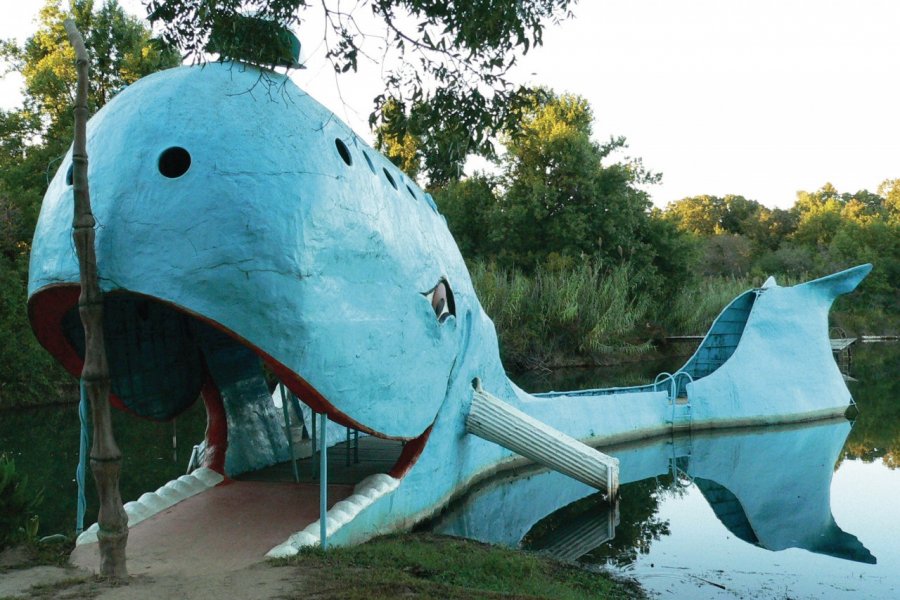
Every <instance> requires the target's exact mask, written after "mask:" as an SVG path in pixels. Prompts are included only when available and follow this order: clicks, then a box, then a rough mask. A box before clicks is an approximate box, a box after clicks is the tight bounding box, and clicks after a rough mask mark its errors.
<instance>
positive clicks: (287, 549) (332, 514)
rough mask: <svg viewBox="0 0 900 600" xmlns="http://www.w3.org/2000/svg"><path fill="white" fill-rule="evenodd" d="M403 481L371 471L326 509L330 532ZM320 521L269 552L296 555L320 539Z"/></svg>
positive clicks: (327, 530) (280, 554) (327, 528)
mask: <svg viewBox="0 0 900 600" xmlns="http://www.w3.org/2000/svg"><path fill="white" fill-rule="evenodd" d="M399 485H400V480H399V479H397V478H396V477H391V476H390V475H388V474H386V473H377V474H375V475H370V476H368V477H366V478H365V479H363V480H362V481H360V482H359V483H358V484H356V487H355V488H353V493H352V494H351V495H350V496H349V497H347V498H344V499H343V500H341V501H340V502H336V503H335V504H334V506H332V507H331V509H330V510H329V511H328V512H327V513H325V529H326V535H327V536H328V537H331V536H332V535H334V534H335V533H337V532H338V531H339V530H340V529H341V527H343V526H344V525H346V524H347V523H349V522H350V521H352V520H353V519H355V518H356V516H357V515H359V514H360V513H361V512H362V511H364V510H365V509H367V508H368V507H370V506H372V505H373V504H374V503H375V502H376V501H377V500H379V499H380V498H382V497H384V496H386V495H388V494H390V493H391V492H393V491H394V490H396V489H397V486H399ZM320 526H321V523H320V521H316V522H314V523H310V524H309V525H307V526H306V527H305V528H304V529H303V530H302V531H298V532H297V533H295V534H293V535H291V536H290V537H289V538H288V539H287V540H285V541H284V542H282V543H281V544H278V545H277V546H275V547H274V548H272V549H271V550H269V551H268V552H267V553H266V557H267V558H285V557H288V556H294V555H295V554H297V552H299V551H300V548H303V547H306V546H316V545H318V544H319V543H320V539H319V532H320Z"/></svg>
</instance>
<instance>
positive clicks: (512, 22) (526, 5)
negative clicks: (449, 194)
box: [144, 0, 574, 184]
mask: <svg viewBox="0 0 900 600" xmlns="http://www.w3.org/2000/svg"><path fill="white" fill-rule="evenodd" d="M144 4H145V5H146V7H147V9H148V11H149V18H150V20H151V22H153V23H154V24H155V25H158V26H159V27H161V28H162V32H163V37H164V39H166V40H167V41H168V42H170V43H172V44H174V45H176V46H178V47H179V48H181V49H182V50H183V51H184V52H185V54H186V55H188V56H190V57H193V58H194V60H198V61H200V60H203V59H205V56H206V53H207V52H209V51H211V50H215V49H216V48H214V47H211V46H210V39H211V37H213V36H214V35H215V34H216V32H232V33H233V32H236V31H237V27H238V25H239V24H240V23H241V21H242V19H244V18H245V15H251V14H252V15H254V16H255V18H257V19H259V20H261V21H269V22H272V23H275V24H277V25H279V26H282V27H291V26H293V25H297V24H298V23H300V22H302V21H303V20H305V19H309V18H312V17H314V16H316V15H315V12H314V11H316V12H318V16H320V17H321V18H323V19H324V22H325V24H326V26H325V33H324V42H325V45H326V48H327V51H326V55H327V58H328V59H329V60H330V61H331V62H332V65H333V67H334V70H335V71H336V72H338V73H346V72H348V71H357V70H358V69H360V67H361V66H362V67H365V66H370V65H371V66H376V65H377V66H379V68H380V69H381V71H382V72H383V74H384V82H385V92H384V93H383V94H380V95H378V96H377V97H376V98H375V99H374V108H373V111H372V113H371V115H370V124H371V125H375V124H376V123H381V124H382V125H384V126H387V127H389V128H390V131H391V132H390V134H388V135H387V137H388V138H390V140H388V141H387V142H386V143H387V144H388V146H389V150H388V151H389V152H390V148H394V147H395V146H394V143H395V141H398V140H399V141H400V143H401V146H404V145H405V144H406V138H407V136H410V137H412V138H416V137H421V136H423V135H428V136H434V137H433V139H430V140H425V141H426V142H430V143H426V146H427V147H429V148H434V150H433V151H432V152H431V153H429V155H428V156H426V157H425V158H424V168H425V170H426V171H427V172H428V173H429V176H430V177H431V180H432V182H434V183H438V184H443V183H446V182H447V181H449V179H450V177H449V175H448V174H447V173H448V171H449V172H450V173H452V172H453V166H454V165H458V164H461V162H462V161H464V160H465V157H466V156H468V155H469V154H471V153H482V154H489V153H490V152H491V150H492V147H491V144H490V140H491V137H492V135H494V134H495V133H496V131H498V130H499V129H500V128H502V127H503V126H505V125H506V124H507V123H508V121H509V119H510V116H511V114H512V112H513V106H514V104H515V98H516V97H517V94H518V92H519V89H518V88H517V86H515V85H513V84H512V83H511V82H510V81H509V79H508V76H507V75H508V73H509V70H510V68H511V67H512V66H513V65H514V64H515V63H516V60H517V57H518V56H520V55H522V54H525V53H527V52H528V51H529V50H531V49H532V48H534V47H536V46H539V45H541V43H542V41H543V33H544V28H545V27H546V26H547V25H548V24H550V23H555V22H558V21H559V20H561V19H564V18H567V17H568V16H569V15H570V6H571V5H572V4H574V0H492V1H490V2H488V1H484V0H479V1H465V2H463V1H449V2H448V1H445V0H361V1H360V2H357V3H355V4H353V5H351V7H350V8H347V6H346V5H345V4H341V3H340V1H339V0H323V1H322V2H310V1H309V0H144ZM366 13H369V14H368V15H367V14H366ZM370 21H373V22H374V23H375V24H374V25H370V24H369V22H370ZM276 36H277V31H276V30H275V29H271V30H269V29H260V30H258V31H256V32H255V35H254V36H253V37H252V39H251V40H250V43H249V44H248V45H249V46H251V47H252V48H255V49H258V50H259V52H261V53H262V54H261V56H262V58H258V59H257V60H253V61H251V62H256V63H265V62H266V59H265V58H264V57H265V56H266V55H267V54H271V52H270V51H268V50H267V49H269V48H271V47H272V46H273V45H277V43H278V40H277V39H276ZM226 37H227V36H226ZM375 57H377V58H375ZM398 108H399V110H401V111H408V112H407V118H406V119H404V120H398V119H397V118H396V116H397V110H398ZM398 150H399V148H398ZM434 156H439V157H441V159H440V160H435V159H434ZM457 177H458V175H457Z"/></svg>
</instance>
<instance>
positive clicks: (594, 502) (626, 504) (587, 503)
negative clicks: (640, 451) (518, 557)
mask: <svg viewBox="0 0 900 600" xmlns="http://www.w3.org/2000/svg"><path fill="white" fill-rule="evenodd" d="M682 493H683V492H682V488H681V486H680V485H676V484H675V483H674V481H673V478H672V477H671V476H669V475H667V476H664V477H659V478H653V479H645V480H643V481H638V482H635V483H629V484H626V485H623V486H622V488H621V497H620V500H619V524H618V525H617V526H616V528H615V538H613V540H612V541H610V542H608V543H605V544H601V545H600V546H598V547H596V548H594V549H593V550H591V551H590V552H588V553H587V554H585V555H583V556H582V557H581V558H580V559H579V562H584V563H590V564H608V563H611V564H614V565H616V566H619V567H622V566H627V565H630V564H632V563H633V562H634V561H635V560H637V557H638V555H639V554H647V553H648V552H649V551H650V546H651V544H652V543H653V541H654V540H658V539H660V538H661V537H662V536H664V535H669V522H668V521H661V520H660V519H659V518H658V517H657V516H656V513H657V511H658V509H659V500H660V498H662V497H664V496H665V495H681V494H682ZM609 510H611V508H610V506H609V505H608V504H607V503H606V501H605V500H604V498H603V495H602V494H600V493H597V494H593V495H591V496H588V497H586V498H582V499H581V500H579V501H577V502H573V503H572V504H570V505H568V506H566V507H564V508H562V509H560V510H558V511H556V512H554V513H553V514H551V515H548V516H546V517H544V518H543V519H541V520H540V521H538V522H537V523H536V524H535V525H534V527H532V528H531V530H530V531H529V532H528V534H527V535H526V536H525V537H524V538H523V539H522V547H523V548H526V549H529V550H539V549H540V548H541V540H545V539H548V538H551V537H552V534H553V532H554V531H555V530H557V529H558V528H560V527H562V526H564V524H566V523H568V522H571V521H573V520H575V519H578V518H579V517H583V516H584V515H587V514H591V513H593V514H601V513H603V512H604V511H609Z"/></svg>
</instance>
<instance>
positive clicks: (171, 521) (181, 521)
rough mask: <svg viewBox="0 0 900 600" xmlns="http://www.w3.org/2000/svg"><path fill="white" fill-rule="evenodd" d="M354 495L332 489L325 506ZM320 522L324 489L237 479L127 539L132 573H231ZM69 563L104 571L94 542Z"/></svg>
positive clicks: (348, 489)
mask: <svg viewBox="0 0 900 600" xmlns="http://www.w3.org/2000/svg"><path fill="white" fill-rule="evenodd" d="M352 492H353V486H351V485H329V486H328V507H329V508H330V507H331V506H332V505H333V504H334V503H336V502H338V501H339V500H343V499H344V498H346V497H347V496H349V495H350V494H351V493H352ZM318 518H319V486H318V485H317V484H311V483H301V484H295V483H267V482H257V481H232V482H229V483H224V484H221V485H218V486H216V487H214V488H211V489H209V490H207V491H205V492H202V493H200V494H198V495H196V496H193V497H191V498H188V499H187V500H184V501H182V502H179V503H178V504H176V505H175V506H172V507H171V508H169V509H167V510H164V511H163V512H161V513H159V514H157V515H154V516H153V517H150V518H149V519H147V520H145V521H142V522H141V523H138V524H137V525H136V526H135V527H133V528H132V529H131V530H130V531H129V534H128V548H127V557H128V572H129V573H130V574H131V575H150V576H158V575H196V574H198V573H209V574H212V573H228V572H230V571H234V570H238V569H243V568H245V567H248V566H250V565H253V564H255V563H259V562H261V561H263V560H265V553H266V552H268V551H269V550H270V549H272V548H273V547H274V546H276V545H277V544H280V543H281V542H283V541H285V540H286V539H287V538H288V536H290V535H291V534H292V533H295V532H297V531H300V530H301V529H303V528H304V527H306V526H307V525H309V524H310V523H312V522H314V521H316V520H318ZM71 560H72V564H74V565H75V566H78V567H82V568H86V569H88V570H90V571H93V572H95V573H96V572H97V571H98V570H99V564H100V559H99V554H98V548H97V544H96V543H94V544H85V545H82V546H78V547H76V548H75V550H74V552H72V557H71Z"/></svg>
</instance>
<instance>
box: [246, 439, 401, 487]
mask: <svg viewBox="0 0 900 600" xmlns="http://www.w3.org/2000/svg"><path fill="white" fill-rule="evenodd" d="M352 445H353V444H352V441H351V444H350V446H349V447H348V445H347V443H346V442H342V443H340V444H337V445H335V446H332V447H331V448H329V449H328V483H329V484H332V483H334V484H345V485H354V484H356V483H359V482H360V481H362V480H363V479H365V478H366V477H368V476H369V475H375V474H376V473H387V472H388V471H390V470H391V467H393V466H394V464H395V463H396V462H397V459H398V458H400V452H401V451H402V450H403V442H398V441H396V440H384V439H381V438H376V437H372V436H362V437H360V438H359V448H358V449H357V451H354V449H353V447H352ZM357 459H358V462H357ZM318 464H319V455H318V454H316V455H315V460H313V458H303V459H298V460H297V468H298V470H299V473H300V481H301V482H307V483H308V482H312V481H318V479H319V476H318ZM237 479H238V480H239V481H269V482H284V483H288V482H293V481H294V471H293V467H292V465H291V463H290V462H283V463H278V464H277V465H273V466H271V467H267V468H265V469H261V470H259V471H253V472H252V473H245V474H244V475H241V476H239V477H238V478H237Z"/></svg>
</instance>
